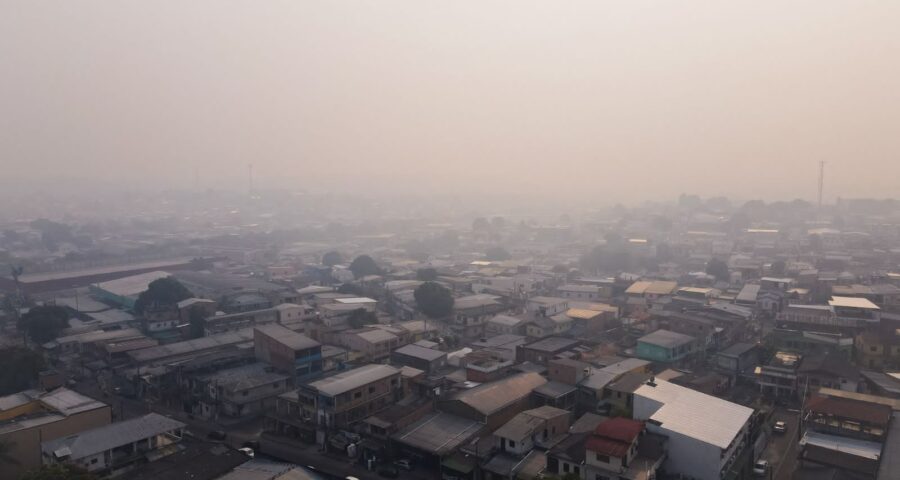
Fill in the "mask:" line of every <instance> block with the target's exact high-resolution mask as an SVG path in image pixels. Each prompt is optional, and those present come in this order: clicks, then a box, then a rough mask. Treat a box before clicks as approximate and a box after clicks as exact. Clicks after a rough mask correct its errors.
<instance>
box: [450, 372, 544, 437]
mask: <svg viewBox="0 0 900 480" xmlns="http://www.w3.org/2000/svg"><path fill="white" fill-rule="evenodd" d="M545 383H547V380H546V379H545V378H544V377H542V376H540V375H539V374H537V373H534V372H530V373H519V374H516V375H512V376H509V377H506V378H504V379H502V380H497V381H495V382H490V383H485V384H482V385H479V386H477V387H474V388H471V389H468V390H463V391H462V392H459V393H457V394H455V395H454V396H453V397H452V398H451V399H450V400H445V401H442V402H440V404H439V406H438V409H439V410H442V411H444V412H447V413H451V414H453V415H457V416H460V417H464V418H468V419H470V420H473V421H477V422H480V423H483V424H485V425H487V427H488V428H489V429H491V430H493V429H496V428H498V427H500V425H503V424H504V423H506V422H507V421H509V420H510V419H511V418H512V417H514V416H515V415H516V414H518V413H520V412H522V411H525V410H527V409H528V407H530V406H531V402H530V400H531V392H532V391H533V390H534V389H535V388H537V387H539V386H541V385H543V384H545Z"/></svg>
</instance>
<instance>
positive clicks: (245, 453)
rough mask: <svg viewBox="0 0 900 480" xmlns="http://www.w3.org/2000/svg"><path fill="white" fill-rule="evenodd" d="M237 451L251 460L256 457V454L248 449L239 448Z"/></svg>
mask: <svg viewBox="0 0 900 480" xmlns="http://www.w3.org/2000/svg"><path fill="white" fill-rule="evenodd" d="M238 451H239V452H241V453H243V454H244V455H246V456H248V457H250V458H253V457H255V456H256V453H255V452H254V451H253V449H252V448H249V447H244V448H239V449H238Z"/></svg>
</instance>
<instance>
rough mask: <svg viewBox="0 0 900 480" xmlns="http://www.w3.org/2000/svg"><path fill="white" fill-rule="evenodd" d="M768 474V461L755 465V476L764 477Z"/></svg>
mask: <svg viewBox="0 0 900 480" xmlns="http://www.w3.org/2000/svg"><path fill="white" fill-rule="evenodd" d="M767 473H769V461H768V460H757V461H756V463H754V464H753V474H754V475H756V476H757V477H764V476H766V474H767Z"/></svg>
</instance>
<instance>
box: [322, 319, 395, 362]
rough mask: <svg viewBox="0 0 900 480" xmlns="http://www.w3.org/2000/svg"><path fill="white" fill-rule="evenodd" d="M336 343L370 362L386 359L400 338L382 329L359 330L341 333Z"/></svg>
mask: <svg viewBox="0 0 900 480" xmlns="http://www.w3.org/2000/svg"><path fill="white" fill-rule="evenodd" d="M337 343H338V344H339V345H341V346H343V347H346V348H349V349H350V350H353V351H355V352H359V353H361V354H362V355H364V356H365V357H366V358H368V359H370V360H379V359H383V358H387V357H388V356H390V354H391V351H392V350H394V349H395V348H397V347H399V346H400V337H398V336H397V335H394V334H393V333H391V332H389V331H387V330H385V329H383V328H378V327H371V328H359V329H355V330H347V331H344V332H341V333H340V334H339V335H338V337H337Z"/></svg>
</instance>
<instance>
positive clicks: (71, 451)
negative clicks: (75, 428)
mask: <svg viewBox="0 0 900 480" xmlns="http://www.w3.org/2000/svg"><path fill="white" fill-rule="evenodd" d="M185 426H186V425H185V424H184V423H181V422H179V421H177V420H174V419H171V418H169V417H165V416H163V415H160V414H157V413H148V414H147V415H144V416H142V417H137V418H132V419H129V420H123V421H121V422H116V423H111V424H109V425H104V426H101V427H97V428H93V429H89V430H82V431H80V432H78V433H75V434H73V435H69V436H66V437H62V438H57V439H55V440H50V441H45V442H43V443H41V453H42V459H43V463H44V464H45V465H50V464H54V463H64V464H71V465H75V466H78V467H81V468H82V469H84V470H87V471H88V472H107V473H115V474H121V473H123V472H125V471H127V470H128V469H129V468H133V467H135V466H136V465H139V464H141V463H145V462H148V461H152V460H153V459H155V458H156V457H158V456H160V455H162V456H164V455H165V453H162V452H164V451H166V450H171V448H172V447H173V446H174V445H177V444H178V443H179V442H181V439H182V436H183V434H184V427H185Z"/></svg>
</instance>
